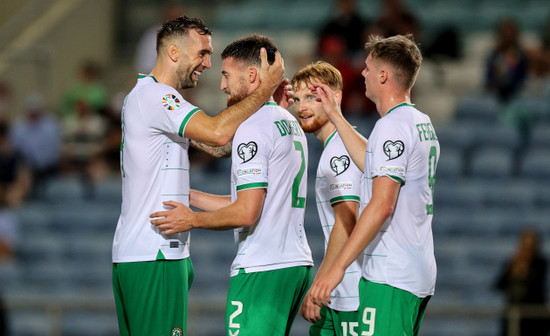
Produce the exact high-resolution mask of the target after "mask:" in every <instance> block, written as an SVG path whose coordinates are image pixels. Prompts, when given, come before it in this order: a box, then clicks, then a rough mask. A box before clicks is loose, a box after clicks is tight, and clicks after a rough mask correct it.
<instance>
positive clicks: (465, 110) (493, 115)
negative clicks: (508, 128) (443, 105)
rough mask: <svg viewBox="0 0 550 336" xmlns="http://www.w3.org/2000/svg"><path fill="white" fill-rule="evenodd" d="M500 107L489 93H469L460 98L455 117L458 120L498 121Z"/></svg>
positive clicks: (487, 122)
mask: <svg viewBox="0 0 550 336" xmlns="http://www.w3.org/2000/svg"><path fill="white" fill-rule="evenodd" d="M501 110H502V107H501V106H500V104H499V102H498V101H497V99H496V98H495V97H493V96H489V95H469V96H466V97H464V98H462V99H461V100H460V101H459V102H458V105H457V107H456V111H455V117H456V120H457V121H459V122H463V121H467V122H475V123H480V124H491V123H495V122H498V120H499V116H500V113H501Z"/></svg>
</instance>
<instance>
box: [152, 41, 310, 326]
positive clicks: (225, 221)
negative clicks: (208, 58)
mask: <svg viewBox="0 0 550 336" xmlns="http://www.w3.org/2000/svg"><path fill="white" fill-rule="evenodd" d="M261 48H264V49H266V50H267V53H268V55H269V54H271V57H273V54H276V50H277V49H276V48H275V46H274V45H273V43H272V42H271V40H270V39H268V38H266V37H263V36H259V35H252V36H248V37H244V38H242V39H240V40H237V41H235V42H233V43H231V44H230V45H229V46H227V48H226V49H225V50H224V51H223V52H222V59H223V63H222V80H221V89H222V90H223V91H224V92H225V93H226V94H227V105H228V106H235V105H236V104H239V102H242V101H243V100H244V99H246V97H249V96H250V95H251V94H253V93H254V92H255V91H256V90H257V89H258V87H259V85H260V81H259V77H258V76H259V68H258V66H259V65H258V61H257V60H258V56H259V54H260V50H261ZM269 57H270V56H268V58H269ZM307 157H308V152H307V142H306V137H305V134H304V132H303V131H302V129H301V128H300V126H299V124H298V122H297V121H296V119H295V118H294V117H293V116H292V114H290V113H289V112H288V111H287V110H285V109H283V108H281V107H280V106H278V105H277V104H276V103H275V102H274V101H273V100H271V99H266V100H265V104H264V106H262V107H261V108H260V109H259V110H258V111H257V112H256V113H254V114H253V115H252V116H251V117H249V118H248V119H247V120H246V121H244V122H243V123H242V124H241V125H240V126H239V128H238V129H237V132H236V133H235V137H234V139H233V149H232V154H231V160H232V167H231V196H217V195H212V194H206V193H202V192H199V191H194V190H191V197H190V203H191V205H192V206H194V207H196V208H199V209H201V210H205V212H192V211H191V210H190V209H189V208H188V207H186V206H185V205H183V204H180V203H176V202H166V203H165V204H167V205H169V206H173V207H174V209H173V210H170V211H161V212H157V213H154V214H152V215H151V217H153V218H156V219H153V220H152V221H151V222H152V223H153V224H154V225H156V226H157V227H158V228H159V229H160V230H162V231H163V232H164V233H165V234H174V233H177V232H186V231H189V230H191V229H193V228H201V229H209V230H229V229H234V231H235V240H236V243H237V249H238V251H237V256H236V257H235V259H234V261H233V264H232V265H231V272H230V273H231V279H230V282H229V291H228V294H227V306H226V334H227V335H239V336H247V335H272V336H276V335H288V334H289V333H290V328H291V326H292V323H293V321H294V318H295V316H296V314H297V312H298V310H299V308H300V303H301V301H302V298H303V296H304V295H305V293H306V291H307V288H308V286H309V284H310V278H311V266H312V265H313V259H312V257H311V251H310V249H309V246H308V243H307V239H306V235H305V231H304V213H305V201H306V199H305V196H306V189H307Z"/></svg>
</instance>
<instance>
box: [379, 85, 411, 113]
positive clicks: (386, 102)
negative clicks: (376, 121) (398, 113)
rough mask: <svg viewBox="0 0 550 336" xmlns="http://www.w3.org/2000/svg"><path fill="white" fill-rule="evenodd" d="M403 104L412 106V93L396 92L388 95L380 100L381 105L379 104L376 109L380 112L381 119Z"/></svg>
mask: <svg viewBox="0 0 550 336" xmlns="http://www.w3.org/2000/svg"><path fill="white" fill-rule="evenodd" d="M403 103H405V104H411V94H410V91H394V92H390V93H388V94H387V95H386V96H385V97H382V99H380V103H379V104H377V106H376V109H377V110H378V113H379V114H380V117H383V116H385V115H386V114H387V113H388V112H389V111H390V110H391V109H393V108H394V107H396V106H397V105H400V104H403Z"/></svg>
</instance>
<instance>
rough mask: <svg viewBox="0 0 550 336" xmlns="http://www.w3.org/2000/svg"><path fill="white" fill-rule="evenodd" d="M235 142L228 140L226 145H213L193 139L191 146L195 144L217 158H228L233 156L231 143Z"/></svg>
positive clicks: (195, 146)
mask: <svg viewBox="0 0 550 336" xmlns="http://www.w3.org/2000/svg"><path fill="white" fill-rule="evenodd" d="M232 143H233V142H232V141H230V142H228V143H227V144H226V145H225V146H220V147H212V146H208V145H205V144H203V143H202V142H200V141H197V140H193V139H191V146H193V147H194V148H196V149H200V150H201V151H203V152H205V153H208V154H210V155H212V156H213V157H217V158H227V157H230V156H231V144H232Z"/></svg>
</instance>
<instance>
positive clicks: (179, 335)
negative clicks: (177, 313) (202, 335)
mask: <svg viewBox="0 0 550 336" xmlns="http://www.w3.org/2000/svg"><path fill="white" fill-rule="evenodd" d="M170 336H183V330H182V329H181V328H180V327H174V328H172V331H171V332H170Z"/></svg>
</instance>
